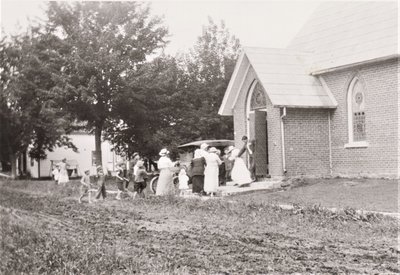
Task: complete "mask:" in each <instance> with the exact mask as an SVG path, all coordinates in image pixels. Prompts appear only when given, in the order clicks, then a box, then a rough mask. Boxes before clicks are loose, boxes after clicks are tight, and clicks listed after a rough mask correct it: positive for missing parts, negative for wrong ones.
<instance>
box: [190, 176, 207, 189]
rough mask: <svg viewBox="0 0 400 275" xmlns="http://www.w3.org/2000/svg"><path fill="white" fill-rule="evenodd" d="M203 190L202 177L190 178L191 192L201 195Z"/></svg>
mask: <svg viewBox="0 0 400 275" xmlns="http://www.w3.org/2000/svg"><path fill="white" fill-rule="evenodd" d="M203 190H204V176H193V177H192V192H193V193H201V192H203Z"/></svg>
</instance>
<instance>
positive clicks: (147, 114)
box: [110, 19, 239, 156]
mask: <svg viewBox="0 0 400 275" xmlns="http://www.w3.org/2000/svg"><path fill="white" fill-rule="evenodd" d="M238 53H239V41H238V40H237V39H236V38H235V37H234V36H233V35H231V34H230V33H229V31H228V29H227V28H226V27H225V25H224V23H223V22H221V24H220V25H217V24H215V23H214V22H213V21H212V20H211V19H209V24H208V25H207V26H205V27H204V29H203V33H202V35H201V36H199V38H198V41H197V43H196V45H195V46H194V48H193V49H192V50H191V52H190V53H189V54H185V55H183V56H178V57H175V58H173V57H170V56H160V57H158V58H155V59H154V60H152V61H151V62H147V63H145V64H141V65H140V66H138V70H137V71H135V72H133V73H132V74H130V75H128V79H129V86H130V87H131V89H132V90H134V91H135V95H137V96H139V97H140V99H141V101H142V102H144V103H145V104H144V105H145V106H146V109H145V110H144V112H142V113H141V115H139V114H134V112H130V113H128V112H121V113H120V116H119V119H120V121H121V123H120V124H115V125H117V126H114V128H113V132H112V134H111V135H110V136H112V137H114V138H112V141H113V143H114V144H117V145H118V146H117V147H118V149H119V150H120V151H126V152H128V154H131V153H132V152H134V151H140V152H142V153H143V154H147V155H150V156H151V155H155V154H156V153H157V152H158V150H160V149H161V148H162V147H169V148H175V147H176V145H179V144H182V143H185V142H189V141H193V140H196V139H219V138H232V137H233V123H232V118H227V117H221V116H219V115H218V109H219V106H220V104H221V102H222V98H223V96H224V93H225V90H226V88H227V86H228V83H229V80H230V77H231V75H232V72H233V69H234V66H235V62H236V59H237V56H238ZM126 104H129V101H126ZM140 106H141V104H139V108H140ZM121 110H123V109H121ZM126 144H129V145H130V146H126Z"/></svg>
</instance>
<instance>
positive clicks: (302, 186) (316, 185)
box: [233, 178, 399, 213]
mask: <svg viewBox="0 0 400 275" xmlns="http://www.w3.org/2000/svg"><path fill="white" fill-rule="evenodd" d="M294 185H295V187H294V188H292V189H289V190H286V191H283V192H271V191H262V192H257V193H251V194H245V195H239V196H235V197H233V199H234V200H237V201H252V202H269V203H275V204H300V205H315V204H317V205H321V206H323V207H328V208H348V207H351V208H355V209H360V210H370V211H380V212H394V213H396V212H399V182H398V180H384V179H344V178H335V179H301V180H299V181H297V182H295V184H294ZM296 185H297V186H296Z"/></svg>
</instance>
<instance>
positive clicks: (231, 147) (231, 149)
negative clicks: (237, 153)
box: [227, 145, 235, 154]
mask: <svg viewBox="0 0 400 275" xmlns="http://www.w3.org/2000/svg"><path fill="white" fill-rule="evenodd" d="M233 149H235V146H232V145H231V146H229V147H228V150H227V154H229V153H230V152H232V151H233Z"/></svg>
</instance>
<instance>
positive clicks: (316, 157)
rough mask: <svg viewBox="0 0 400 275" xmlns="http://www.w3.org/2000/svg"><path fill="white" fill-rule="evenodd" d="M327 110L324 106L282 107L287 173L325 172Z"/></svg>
mask: <svg viewBox="0 0 400 275" xmlns="http://www.w3.org/2000/svg"><path fill="white" fill-rule="evenodd" d="M328 112H329V110H326V109H292V108H287V109H286V117H285V118H284V129H285V154H286V171H287V175H289V176H299V175H329V173H330V168H329V127H328V125H329V123H328V115H329V114H328Z"/></svg>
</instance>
